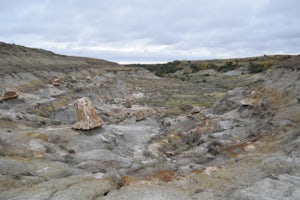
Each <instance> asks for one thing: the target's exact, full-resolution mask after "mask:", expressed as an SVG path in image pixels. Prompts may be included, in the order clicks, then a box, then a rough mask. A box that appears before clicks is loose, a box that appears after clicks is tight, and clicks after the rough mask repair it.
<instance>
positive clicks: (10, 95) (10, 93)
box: [2, 88, 19, 101]
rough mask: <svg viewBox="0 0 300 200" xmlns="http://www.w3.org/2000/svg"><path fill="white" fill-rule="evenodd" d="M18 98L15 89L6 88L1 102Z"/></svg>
mask: <svg viewBox="0 0 300 200" xmlns="http://www.w3.org/2000/svg"><path fill="white" fill-rule="evenodd" d="M18 96H19V94H18V91H17V90H16V89H15V88H6V89H5V91H4V94H3V96H2V100H4V101H6V100H9V99H14V98H17V97H18Z"/></svg>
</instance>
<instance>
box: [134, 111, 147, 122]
mask: <svg viewBox="0 0 300 200" xmlns="http://www.w3.org/2000/svg"><path fill="white" fill-rule="evenodd" d="M146 117H148V112H147V111H146V110H141V111H138V112H137V113H135V120H136V121H141V120H143V119H145V118H146Z"/></svg>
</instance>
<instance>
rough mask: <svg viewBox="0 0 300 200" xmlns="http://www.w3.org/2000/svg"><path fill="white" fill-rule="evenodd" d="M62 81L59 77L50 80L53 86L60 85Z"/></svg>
mask: <svg viewBox="0 0 300 200" xmlns="http://www.w3.org/2000/svg"><path fill="white" fill-rule="evenodd" d="M62 83H63V82H62V81H61V80H60V79H58V78H57V79H54V80H53V81H52V85H53V86H60V85H61V84H62Z"/></svg>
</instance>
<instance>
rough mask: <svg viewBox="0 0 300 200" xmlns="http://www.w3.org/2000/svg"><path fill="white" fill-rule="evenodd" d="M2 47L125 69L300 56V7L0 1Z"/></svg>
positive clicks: (245, 0) (169, 0)
mask: <svg viewBox="0 0 300 200" xmlns="http://www.w3.org/2000/svg"><path fill="white" fill-rule="evenodd" d="M0 27H1V29H0V41H3V42H7V43H15V44H21V45H25V46H30V47H37V48H44V49H48V50H51V51H54V52H56V53H60V54H67V55H79V56H88V57H96V58H102V59H106V60H111V61H116V62H120V63H138V62H139V63H145V62H163V61H172V60H177V59H185V60H195V59H196V60H199V59H211V58H229V57H245V56H255V55H263V54H283V53H284V54H299V53H300V1H299V0H0Z"/></svg>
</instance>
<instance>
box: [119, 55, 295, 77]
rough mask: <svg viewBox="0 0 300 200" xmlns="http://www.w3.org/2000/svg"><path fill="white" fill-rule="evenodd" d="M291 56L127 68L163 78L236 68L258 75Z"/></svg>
mask: <svg viewBox="0 0 300 200" xmlns="http://www.w3.org/2000/svg"><path fill="white" fill-rule="evenodd" d="M292 57H293V56H291V55H271V56H267V55H264V56H260V57H251V58H237V59H218V60H197V61H190V60H182V61H179V60H175V61H173V62H168V63H164V64H129V65H125V66H128V67H142V68H145V69H147V70H149V71H151V72H153V73H155V75H157V76H160V77H164V76H167V75H168V74H172V73H175V72H178V71H182V73H183V74H192V73H196V72H199V71H201V70H208V69H213V70H216V71H218V72H227V71H231V70H235V69H238V68H241V67H243V68H246V69H247V70H248V71H249V72H250V73H259V72H262V71H265V70H267V69H269V68H271V67H272V66H275V65H278V64H279V63H280V62H282V61H285V60H287V59H290V58H292Z"/></svg>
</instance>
